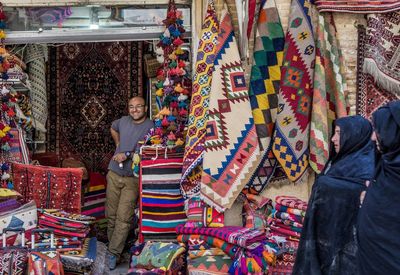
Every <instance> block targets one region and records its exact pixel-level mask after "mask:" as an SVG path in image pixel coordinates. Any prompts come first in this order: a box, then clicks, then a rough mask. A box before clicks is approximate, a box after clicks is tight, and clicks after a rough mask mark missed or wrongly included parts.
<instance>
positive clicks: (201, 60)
mask: <svg viewBox="0 0 400 275" xmlns="http://www.w3.org/2000/svg"><path fill="white" fill-rule="evenodd" d="M217 35H218V23H217V19H216V13H215V9H214V6H213V2H212V1H210V2H209V5H208V10H207V16H206V18H205V20H204V23H203V27H202V31H201V35H200V38H199V47H198V50H197V61H196V65H195V69H194V75H193V83H192V100H191V102H190V114H189V118H188V131H187V135H186V146H185V154H184V158H183V168H182V179H181V189H182V193H183V194H184V195H191V194H193V193H196V192H198V191H199V181H200V175H201V163H202V157H203V152H204V139H205V133H206V123H207V120H208V104H209V96H210V87H211V79H212V73H213V68H214V59H215V51H216V43H217Z"/></svg>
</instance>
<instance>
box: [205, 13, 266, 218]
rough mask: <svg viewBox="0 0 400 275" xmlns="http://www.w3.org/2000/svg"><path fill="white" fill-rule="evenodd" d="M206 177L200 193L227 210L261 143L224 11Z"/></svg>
mask: <svg viewBox="0 0 400 275" xmlns="http://www.w3.org/2000/svg"><path fill="white" fill-rule="evenodd" d="M206 129H207V133H206V140H205V153H204V159H203V173H202V176H201V190H200V195H201V197H202V199H203V200H204V201H205V202H206V203H208V204H209V205H211V206H213V207H215V208H216V209H217V211H219V212H222V211H224V210H225V209H226V208H230V207H231V205H232V204H233V202H234V201H235V199H236V197H237V196H238V195H239V193H240V192H241V191H242V189H243V187H244V186H245V185H246V183H247V182H248V181H249V179H250V177H251V175H253V173H254V171H255V169H256V167H257V165H258V162H259V161H260V160H261V159H260V158H259V155H260V151H259V144H258V140H257V133H256V129H255V125H254V120H253V115H252V113H251V106H250V100H249V94H248V89H247V87H246V83H245V78H244V71H243V68H242V65H241V62H240V56H239V50H238V46H237V43H236V39H235V37H234V35H233V28H232V22H231V18H230V15H229V13H228V11H227V9H226V7H225V8H224V10H223V11H222V16H221V25H220V30H219V34H218V42H217V53H216V58H215V61H214V72H213V79H212V84H211V91H210V103H209V112H208V121H207V126H206Z"/></svg>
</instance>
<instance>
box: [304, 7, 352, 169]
mask: <svg viewBox="0 0 400 275" xmlns="http://www.w3.org/2000/svg"><path fill="white" fill-rule="evenodd" d="M316 36H317V37H316V45H315V46H316V49H317V50H316V58H315V70H314V92H313V99H312V101H313V103H312V106H313V107H312V112H311V130H310V166H311V167H312V168H313V169H314V171H315V172H316V173H318V174H319V173H321V172H322V170H323V169H324V167H325V164H326V163H327V161H328V158H329V145H330V142H331V141H330V138H331V136H332V123H333V121H334V120H335V119H337V118H340V117H343V116H347V102H346V94H345V92H346V80H345V78H344V75H345V74H344V66H343V56H342V53H341V51H340V46H339V41H338V39H337V37H336V27H335V22H334V21H333V15H332V14H326V15H319V16H318V26H317V33H316Z"/></svg>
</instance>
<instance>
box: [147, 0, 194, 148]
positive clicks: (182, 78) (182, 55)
mask: <svg viewBox="0 0 400 275" xmlns="http://www.w3.org/2000/svg"><path fill="white" fill-rule="evenodd" d="M163 23H164V25H165V30H164V32H163V34H162V35H161V37H160V42H159V43H158V45H157V46H158V48H157V49H156V53H157V55H162V56H163V65H162V66H161V67H160V68H159V69H158V71H157V83H156V84H155V88H156V96H157V97H158V98H159V99H160V102H161V103H162V109H161V111H160V112H159V113H158V114H157V115H156V116H155V121H154V124H155V127H156V129H155V131H154V135H156V136H157V138H149V139H147V142H150V143H151V144H152V145H155V144H161V145H163V146H168V147H174V146H182V145H183V142H182V141H183V140H185V133H184V129H185V125H186V121H187V117H188V107H189V96H190V93H191V86H192V82H191V79H190V75H189V73H188V71H189V64H190V63H189V62H188V60H189V54H188V52H187V51H186V50H184V49H182V45H183V43H184V39H183V33H184V32H185V29H184V28H183V26H182V24H183V19H182V12H181V11H178V10H177V9H176V7H175V3H174V1H173V0H171V1H170V2H169V8H168V12H167V18H166V19H165V20H164V21H163Z"/></svg>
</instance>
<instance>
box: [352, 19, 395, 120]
mask: <svg viewBox="0 0 400 275" xmlns="http://www.w3.org/2000/svg"><path fill="white" fill-rule="evenodd" d="M366 39H367V36H366V29H365V27H364V26H362V25H360V26H359V27H358V47H357V48H358V51H357V105H356V111H357V114H359V115H362V116H363V117H365V118H368V119H370V118H371V116H372V113H373V112H375V111H376V110H377V109H378V108H379V107H381V106H383V105H385V104H386V103H388V102H390V101H393V100H400V96H398V95H395V94H393V93H390V92H388V91H386V90H385V89H382V88H380V87H378V86H377V85H376V83H375V82H374V79H373V77H372V76H371V75H370V74H367V73H364V72H363V71H362V68H363V65H364V55H365V45H366V43H367V41H366Z"/></svg>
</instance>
